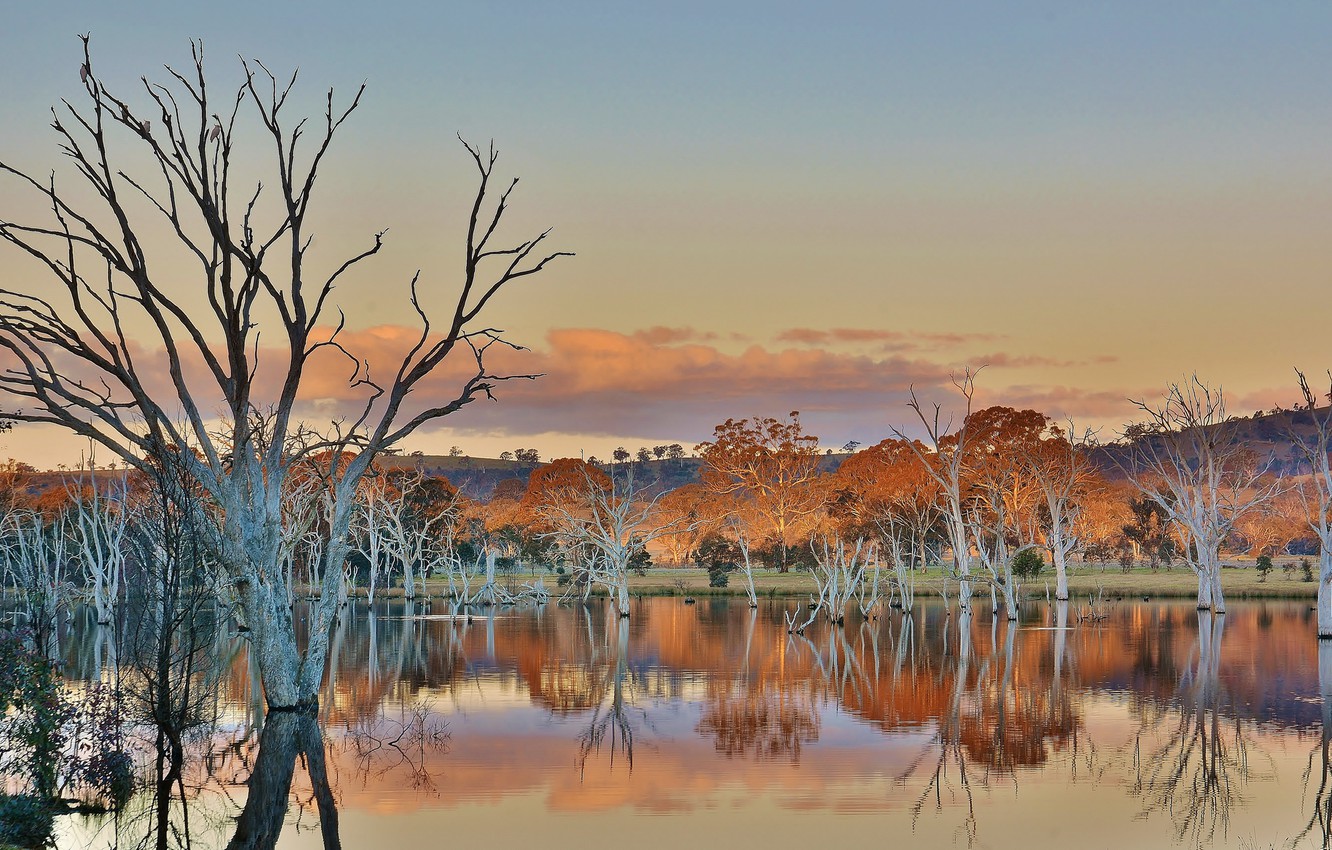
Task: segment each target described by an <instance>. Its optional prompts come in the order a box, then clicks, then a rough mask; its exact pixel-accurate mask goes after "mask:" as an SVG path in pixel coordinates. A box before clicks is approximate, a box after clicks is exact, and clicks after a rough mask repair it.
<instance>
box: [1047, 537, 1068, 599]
mask: <svg viewBox="0 0 1332 850" xmlns="http://www.w3.org/2000/svg"><path fill="white" fill-rule="evenodd" d="M1062 544H1063V541H1062V540H1056V541H1055V547H1054V550H1053V551H1052V552H1051V556H1052V557H1053V558H1054V568H1055V601H1056V602H1067V601H1068V555H1067V554H1065V552H1064V547H1063V545H1062Z"/></svg>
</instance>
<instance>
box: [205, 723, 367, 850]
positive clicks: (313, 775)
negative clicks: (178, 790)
mask: <svg viewBox="0 0 1332 850" xmlns="http://www.w3.org/2000/svg"><path fill="white" fill-rule="evenodd" d="M297 756H301V757H302V760H303V762H304V764H305V768H306V770H307V771H308V772H309V776H310V785H311V787H312V788H313V801H314V803H315V806H316V808H317V810H318V813H319V831H320V833H321V834H322V836H323V840H324V846H325V847H340V846H341V842H340V839H339V838H338V810H337V804H336V802H335V801H334V799H333V791H332V789H331V788H330V786H329V782H328V767H327V764H326V762H325V754H324V736H323V733H322V732H321V731H320V729H319V723H318V721H317V720H316V719H315V718H314V717H313V716H311V715H308V714H304V713H302V712H285V711H279V712H273V713H272V714H270V715H269V717H268V721H267V722H266V723H265V725H264V731H263V735H262V736H261V738H260V741H259V757H258V758H257V759H255V762H254V769H253V770H252V771H251V772H250V779H249V783H248V786H249V789H248V793H247V796H246V799H245V808H244V809H242V810H241V813H240V815H239V816H238V817H237V818H236V833H235V835H233V836H232V839H231V842H230V843H229V844H228V845H227V850H260V848H271V847H274V846H276V844H277V840H278V836H279V835H280V834H281V832H282V827H283V825H284V823H285V821H286V816H287V809H288V807H289V806H290V801H291V781H292V777H293V775H294V774H295V772H296V758H297Z"/></svg>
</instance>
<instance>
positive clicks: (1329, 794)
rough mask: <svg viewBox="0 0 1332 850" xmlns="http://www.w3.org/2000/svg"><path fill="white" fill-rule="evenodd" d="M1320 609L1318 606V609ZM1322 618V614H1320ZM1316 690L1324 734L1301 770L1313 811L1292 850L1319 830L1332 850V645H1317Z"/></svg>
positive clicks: (1326, 643) (1292, 841)
mask: <svg viewBox="0 0 1332 850" xmlns="http://www.w3.org/2000/svg"><path fill="white" fill-rule="evenodd" d="M1320 608H1321V606H1320ZM1318 616H1319V617H1320V618H1321V617H1322V616H1323V612H1322V611H1321V610H1320V611H1319V614H1318ZM1318 690H1319V691H1320V692H1321V696H1322V704H1323V724H1322V726H1323V734H1322V740H1321V741H1320V742H1319V746H1318V748H1317V749H1316V750H1314V751H1313V752H1311V753H1309V765H1308V767H1306V768H1305V769H1304V792H1305V794H1306V795H1308V794H1310V792H1312V796H1313V809H1312V811H1311V812H1310V814H1309V822H1308V823H1307V824H1305V826H1304V828H1303V829H1302V830H1300V831H1299V833H1298V834H1296V835H1295V837H1294V838H1292V839H1291V840H1290V844H1289V846H1291V847H1294V846H1296V845H1297V844H1299V843H1300V842H1302V841H1303V840H1304V839H1305V838H1306V837H1307V836H1309V835H1310V834H1312V833H1313V831H1314V829H1315V828H1317V829H1318V834H1319V836H1320V837H1321V838H1322V841H1321V842H1320V844H1319V846H1320V847H1323V848H1325V850H1326V848H1328V847H1332V642H1328V641H1325V640H1320V641H1319V642H1318ZM1317 756H1321V761H1320V762H1319V766H1318V787H1317V788H1314V787H1313V774H1314V759H1315V757H1317Z"/></svg>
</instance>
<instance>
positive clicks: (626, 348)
mask: <svg viewBox="0 0 1332 850" xmlns="http://www.w3.org/2000/svg"><path fill="white" fill-rule="evenodd" d="M640 7H641V8H640ZM1330 29H1332V6H1329V5H1328V4H1326V3H1314V2H1309V3H1277V4H1266V5H1264V6H1261V7H1258V6H1254V5H1252V4H1240V3H1205V4H1204V3H1172V4H1165V5H1163V4H1159V3H1134V2H1123V3H1114V4H1106V3H1095V4H1092V3H1083V4H1067V3H1054V2H1051V3H1035V2H1010V3H1003V4H999V3H989V4H979V3H976V4H924V3H922V4H886V3H873V4H850V3H848V4H826V3H821V4H812V3H808V4H794V3H774V2H766V3H727V4H715V3H708V4H703V3H671V4H611V3H577V2H564V3H559V4H554V3H550V4H541V3H517V2H509V3H495V4H476V3H470V4H452V3H429V4H427V3H411V2H392V0H385V2H380V3H376V4H373V6H367V5H366V4H363V3H357V4H354V5H353V4H351V3H344V2H320V3H303V2H292V3H271V2H265V3H257V2H249V1H248V0H241V2H229V3H227V4H225V6H223V5H211V6H203V5H197V4H178V3H132V2H129V3H117V4H107V3H92V2H65V3H60V4H25V5H24V6H23V7H21V8H19V9H16V10H13V11H11V12H10V14H9V15H8V25H7V26H6V28H5V30H4V32H3V33H0V108H3V115H4V132H3V134H0V160H3V161H6V162H12V163H15V164H17V165H21V166H23V167H25V168H28V169H30V170H33V171H34V172H36V173H38V174H44V173H46V172H47V171H49V170H51V169H52V168H54V169H56V170H57V172H58V173H64V172H61V169H65V170H66V171H67V164H65V163H62V162H61V160H60V158H59V157H58V156H57V154H56V146H55V144H56V143H55V139H54V135H53V134H52V132H51V130H50V128H49V126H48V124H49V111H48V110H49V108H50V106H51V104H53V103H56V102H58V101H59V100H60V98H62V97H70V98H73V97H75V96H77V95H78V94H79V93H80V91H81V89H80V87H79V78H78V69H79V65H80V62H81V55H80V50H79V44H78V41H77V38H76V34H78V33H81V32H90V33H91V34H92V37H93V51H94V61H95V63H96V65H97V68H98V73H99V75H100V76H102V77H103V78H105V79H107V80H108V81H110V82H113V83H116V84H118V85H120V86H121V87H126V86H129V85H130V84H132V83H133V81H134V80H135V79H137V78H138V77H139V76H140V75H144V74H147V75H149V76H150V77H151V78H153V79H158V78H160V77H162V75H163V72H162V70H161V69H162V65H163V64H175V65H184V64H187V63H188V60H189V39H191V38H198V39H202V41H203V43H204V46H205V51H206V57H207V61H208V67H209V72H210V79H215V80H218V81H219V83H225V84H226V85H228V86H229V85H232V84H234V83H235V82H236V81H237V80H238V79H239V77H238V70H239V63H238V61H237V59H236V57H237V55H238V54H239V55H244V56H247V57H254V58H258V59H260V60H262V61H263V62H264V63H265V64H266V65H268V66H269V67H271V68H273V69H274V70H275V71H279V72H281V71H290V70H292V69H296V68H299V69H300V82H299V86H298V95H297V96H298V98H300V100H298V102H297V105H299V106H301V108H302V109H306V110H310V111H317V110H318V109H320V108H321V105H322V104H321V102H320V98H321V97H322V95H323V92H324V89H325V88H326V87H328V86H332V87H333V88H334V89H335V91H336V92H337V94H338V96H339V97H344V96H349V95H350V93H351V92H352V91H354V89H355V88H356V86H358V85H360V84H361V83H362V82H364V83H365V84H366V86H367V89H366V94H365V97H364V101H363V105H362V107H361V108H360V109H359V110H358V111H357V113H356V114H355V115H354V116H353V118H352V119H351V120H350V121H349V123H348V125H347V127H346V130H345V132H344V133H343V134H342V135H341V136H340V137H339V139H338V140H337V141H336V142H335V147H334V150H333V153H332V159H331V160H330V161H329V164H328V165H327V166H326V168H325V171H324V176H323V177H322V181H323V183H322V186H321V191H320V194H319V196H318V203H319V209H318V212H317V214H316V220H317V224H318V230H317V234H318V235H317V237H316V242H315V246H314V247H315V250H316V252H320V251H322V252H323V253H321V254H318V256H319V257H320V258H321V260H322V261H324V262H333V261H334V259H335V258H338V257H339V256H340V254H339V252H340V251H341V250H345V248H346V246H348V245H359V244H364V243H365V242H366V241H367V240H368V239H369V238H370V237H371V235H372V234H373V233H375V232H376V231H378V230H382V229H384V228H387V229H388V236H387V241H386V246H385V250H384V252H383V254H382V255H381V256H379V257H376V258H375V260H374V262H373V266H372V267H368V270H367V271H364V272H363V273H361V274H360V275H358V276H357V277H356V278H355V279H354V280H350V281H348V282H347V283H346V285H344V286H343V287H341V288H340V289H339V292H338V297H339V304H340V306H341V307H342V308H343V310H344V311H345V313H346V314H347V316H348V317H349V326H348V332H347V340H348V341H349V342H351V343H354V344H355V345H359V346H360V348H359V349H357V351H358V354H360V353H362V352H366V356H370V354H371V353H373V354H375V355H376V356H378V357H379V358H381V359H387V358H388V357H389V356H390V355H391V353H392V350H393V346H392V343H393V342H394V341H395V340H396V341H401V340H403V339H406V338H407V334H408V329H409V328H410V327H411V324H412V321H413V319H412V314H411V312H410V310H409V309H408V307H407V301H406V286H407V281H408V280H409V279H410V277H411V275H412V273H413V272H415V271H416V270H417V269H420V270H421V273H422V280H423V281H424V283H425V291H427V292H428V293H440V294H441V296H440V297H441V300H442V297H443V294H445V293H448V292H450V291H452V289H453V287H456V285H457V281H458V279H459V269H460V258H461V256H462V247H461V246H462V242H461V239H462V228H463V224H464V221H465V214H466V210H467V206H468V204H469V202H470V199H471V193H472V192H473V190H474V174H473V173H472V172H471V171H470V170H469V169H470V168H471V163H470V161H469V160H468V158H467V155H466V152H465V151H464V150H463V149H462V147H461V145H460V144H459V142H458V141H457V138H456V137H457V136H458V135H459V134H461V135H462V136H463V137H464V138H466V139H468V140H470V141H473V142H478V143H481V144H486V143H488V142H489V141H490V140H492V139H493V140H494V143H495V145H496V147H497V149H498V150H499V152H500V160H499V166H498V170H497V174H505V175H514V176H520V177H521V182H520V184H519V188H518V190H517V192H516V194H515V196H514V200H513V204H512V210H511V213H510V215H509V218H508V222H507V227H506V230H505V234H506V235H507V236H508V237H510V238H511V239H518V238H522V237H525V236H528V235H531V234H533V233H536V232H539V231H540V230H543V229H545V228H546V227H552V228H553V230H552V233H551V236H550V241H551V245H552V247H555V248H558V249H561V250H569V251H573V252H576V254H577V256H575V257H573V258H568V259H564V260H561V261H559V262H557V263H555V264H553V265H552V266H551V267H550V268H549V269H548V271H546V272H543V273H542V274H541V275H540V276H539V277H538V278H535V279H532V280H530V281H525V282H522V283H520V284H518V285H514V286H512V287H510V288H509V289H508V290H506V291H505V292H504V293H502V295H501V296H500V297H499V298H497V299H496V300H495V302H493V304H492V305H491V308H490V309H489V310H488V312H487V315H486V322H487V324H489V325H492V326H495V327H499V328H503V329H504V330H505V331H506V332H507V335H508V337H509V338H511V339H513V340H514V341H516V342H519V343H521V344H523V345H525V346H527V347H528V348H530V352H527V353H525V354H522V355H506V357H505V358H504V360H503V363H504V365H506V366H511V367H512V368H513V369H515V370H516V371H523V372H541V373H544V374H545V375H546V377H544V378H542V379H540V380H538V381H535V382H523V383H522V384H512V385H508V386H505V387H504V388H502V391H501V392H499V393H498V394H497V395H498V397H499V401H498V402H496V403H490V402H478V403H476V404H474V405H471V406H469V407H468V408H466V409H465V410H464V411H462V412H460V413H459V414H456V415H454V416H452V417H450V418H449V419H448V420H447V421H446V425H444V426H441V427H440V428H436V429H433V430H430V431H426V432H422V433H421V434H418V435H417V436H416V437H414V438H413V439H412V441H411V442H410V444H409V445H408V446H406V448H408V449H421V450H424V451H426V452H444V451H447V449H448V448H449V447H450V446H452V445H458V446H460V447H461V448H462V449H463V450H464V451H466V452H468V453H470V454H476V455H485V454H490V455H493V454H497V453H498V452H499V451H501V450H503V449H513V448H517V447H520V446H521V447H527V446H531V447H536V448H538V449H540V450H541V452H542V454H543V456H545V457H552V456H559V455H565V454H577V453H579V452H585V453H586V454H589V455H597V456H601V457H606V456H608V455H609V454H610V452H611V449H612V448H613V447H614V446H617V445H626V446H628V447H629V448H630V449H631V450H632V449H634V448H636V447H637V446H638V445H655V444H661V443H672V442H679V443H682V444H685V445H686V446H692V445H693V444H694V443H696V442H698V441H700V440H703V439H706V438H707V437H708V436H709V435H710V434H711V431H712V428H713V426H714V425H716V424H717V423H719V422H721V421H723V420H724V419H726V418H728V417H747V416H782V415H785V414H786V413H788V412H789V411H792V410H800V411H801V412H802V421H803V422H804V424H805V426H806V428H807V429H808V430H809V431H811V432H812V433H814V434H817V435H818V436H819V437H820V439H821V441H822V443H823V444H824V445H825V446H829V447H834V448H835V447H838V446H840V445H842V444H843V443H845V442H846V441H848V440H857V441H859V442H861V443H865V444H869V443H872V442H875V441H877V440H879V439H882V438H884V437H886V436H888V435H889V434H890V429H891V428H892V427H894V426H897V427H906V426H909V424H910V417H911V414H910V411H909V410H908V409H907V408H906V405H905V401H906V398H907V394H908V392H909V390H910V388H912V387H914V388H915V389H916V391H917V392H918V393H919V394H920V395H921V397H922V399H925V400H926V401H929V402H933V401H938V402H941V403H943V404H944V405H945V409H949V408H950V407H951V406H952V405H953V404H954V403H955V401H956V395H955V393H950V392H949V386H950V385H949V376H950V374H952V373H955V372H956V371H957V370H960V369H963V368H966V367H972V368H977V367H981V366H985V367H986V368H985V369H983V370H982V372H981V377H980V379H979V381H978V386H979V393H978V400H979V401H980V402H981V403H985V404H991V403H995V404H1007V405H1011V406H1019V407H1035V408H1037V409H1039V410H1042V411H1044V412H1046V413H1048V414H1050V415H1051V416H1053V417H1055V418H1057V419H1064V418H1066V417H1073V418H1074V419H1075V420H1076V421H1077V422H1079V423H1085V424H1088V425H1094V426H1100V427H1102V428H1103V435H1105V434H1109V435H1113V431H1114V430H1115V429H1116V428H1117V427H1119V426H1120V425H1122V424H1123V423H1125V422H1128V421H1131V420H1133V419H1134V418H1135V416H1134V407H1133V405H1132V403H1131V402H1130V401H1129V399H1146V400H1149V401H1150V400H1151V399H1152V398H1153V397H1159V396H1160V395H1161V394H1162V392H1163V391H1164V389H1165V387H1166V385H1167V384H1168V383H1169V382H1172V381H1178V380H1180V379H1181V378H1182V377H1184V376H1186V375H1188V374H1191V373H1195V372H1196V373H1198V374H1199V376H1200V377H1201V378H1203V379H1204V380H1206V381H1208V382H1209V383H1211V384H1214V385H1217V384H1219V385H1222V386H1223V387H1224V388H1225V392H1226V395H1227V398H1228V399H1229V400H1230V407H1231V409H1232V411H1234V412H1237V413H1250V412H1252V411H1253V410H1255V409H1258V408H1260V407H1270V406H1272V405H1274V404H1278V403H1280V404H1286V405H1289V404H1291V403H1293V402H1294V401H1295V400H1296V399H1297V388H1296V385H1295V382H1294V373H1293V367H1299V368H1303V369H1305V370H1307V371H1309V372H1312V373H1321V372H1323V371H1324V370H1325V369H1327V368H1328V367H1329V366H1332V353H1330V352H1329V351H1328V350H1327V345H1326V339H1327V334H1326V322H1327V313H1326V310H1325V303H1326V302H1325V296H1323V294H1322V293H1323V292H1324V291H1325V289H1326V288H1327V286H1328V283H1329V272H1332V247H1329V246H1330V245H1332V241H1329V240H1328V238H1327V234H1328V233H1329V232H1330V231H1332V157H1329V156H1328V141H1327V140H1328V139H1329V138H1332V132H1329V131H1332V91H1329V88H1330V84H1329V80H1332V52H1329V51H1328V50H1327V49H1326V43H1325V34H1326V33H1327V32H1328V31H1329V30H1330ZM0 206H2V207H3V208H0V218H4V217H10V216H13V217H14V218H18V217H19V216H18V214H17V213H15V212H14V211H15V210H17V211H18V212H32V207H31V206H30V202H29V200H25V198H24V197H23V196H22V194H21V193H20V192H18V190H17V187H16V186H14V185H13V183H12V182H0ZM0 276H3V277H4V278H5V283H6V285H14V286H18V287H24V286H27V287H37V286H41V285H42V279H41V277H40V272H39V270H38V269H36V268H35V267H33V266H32V265H31V264H30V263H27V262H25V261H24V260H23V258H22V257H20V256H19V255H18V254H17V253H16V252H15V251H13V250H9V249H8V248H7V247H5V246H0ZM180 279H181V285H182V286H189V285H190V283H189V281H188V276H187V275H181V277H180ZM144 344H145V346H147V347H151V340H149V339H145V340H144ZM330 368H331V367H330ZM450 374H451V373H449V372H448V370H446V372H445V373H443V374H441V376H440V378H439V379H438V381H437V382H436V383H434V384H432V388H433V389H434V390H437V391H438V392H439V393H441V394H443V393H447V392H448V389H449V383H448V382H449V379H450ZM316 377H317V378H319V380H317V381H316V383H320V385H321V386H322V387H323V389H321V390H320V395H319V398H320V399H322V400H323V401H324V402H325V403H326V405H325V406H324V407H316V408H314V409H312V412H311V415H312V417H316V418H317V416H318V415H319V413H320V412H321V411H323V412H325V415H326V412H327V407H328V406H331V407H332V408H334V409H341V408H340V407H339V405H343V404H345V403H346V401H347V400H346V398H345V397H344V395H345V394H344V393H343V392H342V391H341V390H340V389H339V388H338V386H337V384H338V380H336V379H335V378H334V377H333V376H332V375H325V376H316ZM79 452H80V447H79V444H78V441H76V440H73V439H71V438H67V437H64V436H63V435H61V434H58V433H54V432H52V431H51V430H49V429H44V428H38V427H31V426H20V427H18V428H16V429H15V430H14V431H13V432H11V433H9V434H6V435H3V436H0V457H2V456H6V455H11V456H14V457H17V458H20V459H24V460H28V461H29V462H33V463H35V464H36V465H38V466H52V465H55V464H57V463H61V462H74V461H76V460H77V458H78V455H79Z"/></svg>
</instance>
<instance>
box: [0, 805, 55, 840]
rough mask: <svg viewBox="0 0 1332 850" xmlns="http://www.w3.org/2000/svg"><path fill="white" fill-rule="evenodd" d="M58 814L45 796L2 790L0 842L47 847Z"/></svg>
mask: <svg viewBox="0 0 1332 850" xmlns="http://www.w3.org/2000/svg"><path fill="white" fill-rule="evenodd" d="M54 828H55V818H54V815H53V813H52V811H51V806H50V805H49V804H48V803H47V801H46V800H43V799H42V798H40V797H35V796H31V795H27V794H22V795H16V796H13V797H11V796H9V795H7V794H0V845H5V844H12V845H14V846H16V847H44V846H46V844H47V843H48V842H49V841H50V839H51V830H52V829H54Z"/></svg>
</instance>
